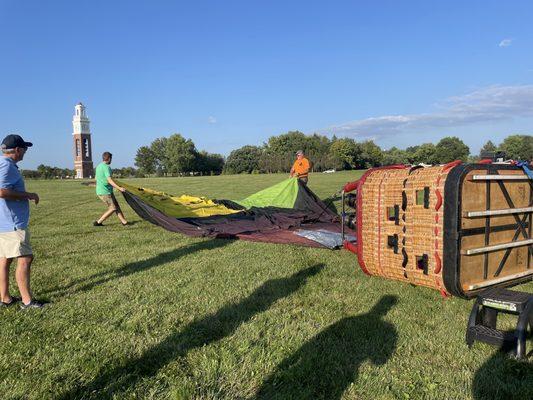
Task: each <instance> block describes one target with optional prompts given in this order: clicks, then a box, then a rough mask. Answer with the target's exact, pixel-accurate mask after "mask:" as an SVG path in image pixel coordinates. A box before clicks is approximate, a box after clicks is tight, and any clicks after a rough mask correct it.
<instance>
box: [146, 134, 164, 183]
mask: <svg viewBox="0 0 533 400" xmlns="http://www.w3.org/2000/svg"><path fill="white" fill-rule="evenodd" d="M167 142H168V139H167V138H166V137H161V138H157V139H155V140H154V141H153V142H152V143H151V144H150V150H152V152H153V154H154V157H155V159H156V163H155V169H156V173H157V174H158V175H164V174H165V173H166V172H167V168H168V162H167V156H166V151H167Z"/></svg>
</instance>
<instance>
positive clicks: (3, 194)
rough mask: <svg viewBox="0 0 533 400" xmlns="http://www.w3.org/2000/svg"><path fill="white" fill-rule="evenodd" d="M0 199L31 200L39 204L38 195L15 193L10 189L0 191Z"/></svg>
mask: <svg viewBox="0 0 533 400" xmlns="http://www.w3.org/2000/svg"><path fill="white" fill-rule="evenodd" d="M0 198H1V199H6V200H33V201H35V204H39V195H38V194H37V193H30V192H17V191H16V190H11V189H0Z"/></svg>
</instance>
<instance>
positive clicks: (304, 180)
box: [298, 176, 308, 185]
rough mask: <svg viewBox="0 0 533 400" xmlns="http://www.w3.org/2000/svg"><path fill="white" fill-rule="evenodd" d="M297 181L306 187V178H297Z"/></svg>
mask: <svg viewBox="0 0 533 400" xmlns="http://www.w3.org/2000/svg"><path fill="white" fill-rule="evenodd" d="M298 180H299V181H300V182H302V183H303V184H304V185H307V180H308V178H307V176H305V177H302V178H298Z"/></svg>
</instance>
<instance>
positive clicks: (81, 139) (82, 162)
mask: <svg viewBox="0 0 533 400" xmlns="http://www.w3.org/2000/svg"><path fill="white" fill-rule="evenodd" d="M72 137H73V139H74V169H75V170H76V178H92V177H93V176H94V170H93V156H92V146H91V128H90V121H89V118H87V114H85V106H84V105H83V104H81V103H78V104H76V106H75V107H74V116H73V117H72Z"/></svg>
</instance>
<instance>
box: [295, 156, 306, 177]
mask: <svg viewBox="0 0 533 400" xmlns="http://www.w3.org/2000/svg"><path fill="white" fill-rule="evenodd" d="M292 169H293V171H294V173H295V174H296V176H297V177H298V178H305V177H306V176H307V175H308V173H309V160H308V159H307V158H305V157H304V158H302V159H301V160H296V161H295V162H294V164H293V166H292Z"/></svg>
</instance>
